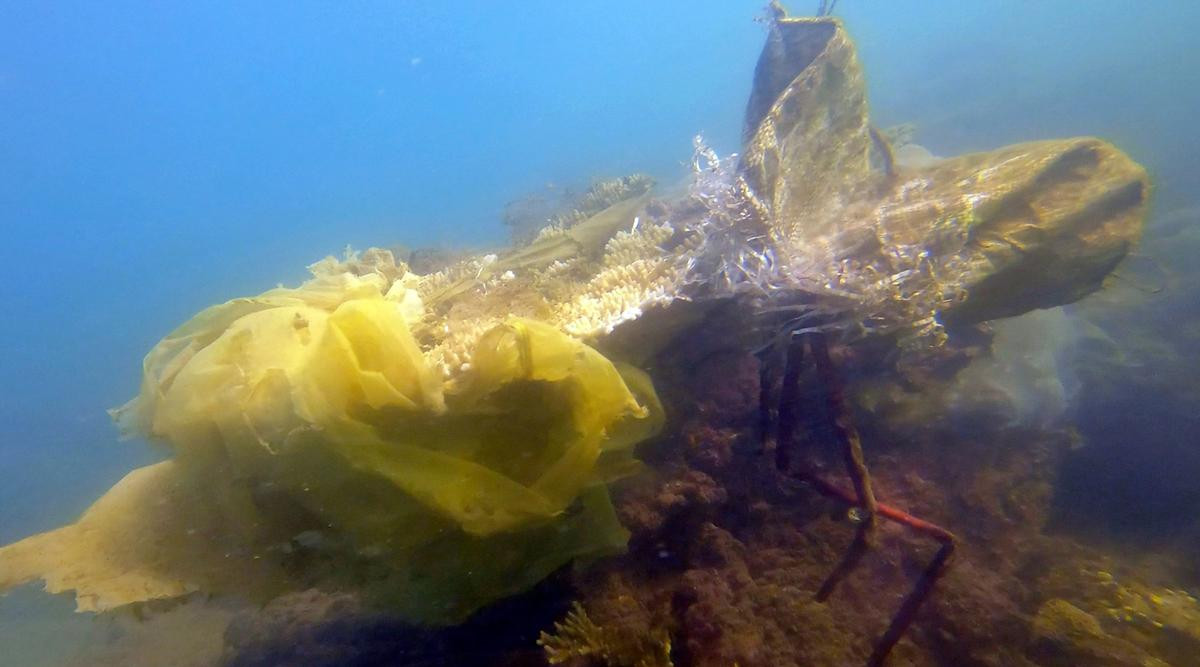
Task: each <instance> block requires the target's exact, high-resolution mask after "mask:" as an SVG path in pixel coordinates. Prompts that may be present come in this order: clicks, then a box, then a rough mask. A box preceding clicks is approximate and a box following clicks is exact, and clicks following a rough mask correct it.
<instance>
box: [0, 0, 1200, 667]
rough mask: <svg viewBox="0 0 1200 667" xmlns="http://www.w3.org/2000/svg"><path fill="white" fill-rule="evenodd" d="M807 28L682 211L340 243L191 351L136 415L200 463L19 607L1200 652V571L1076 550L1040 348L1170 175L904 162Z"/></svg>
mask: <svg viewBox="0 0 1200 667" xmlns="http://www.w3.org/2000/svg"><path fill="white" fill-rule="evenodd" d="M773 8H774V13H773V15H772V18H771V20H770V26H769V32H768V38H767V43H766V45H765V46H764V49H763V52H762V55H761V56H760V59H759V62H758V65H757V68H756V72H755V79H754V86H753V91H752V94H751V98H750V100H749V102H748V105H747V114H746V125H745V132H744V141H745V147H744V150H743V151H742V152H741V153H740V154H739V155H737V156H731V157H721V156H718V155H716V154H715V153H714V152H713V151H712V150H710V149H709V148H707V147H706V146H705V145H704V144H703V142H702V141H700V140H697V142H696V145H695V152H694V156H693V172H694V173H693V180H692V184H691V187H690V189H689V191H688V192H687V193H686V194H684V195H682V196H679V197H674V198H663V197H657V196H656V195H655V192H654V191H653V189H652V186H653V184H652V183H651V182H650V181H649V179H647V178H645V177H644V176H637V175H635V176H631V177H626V178H624V179H618V180H615V181H608V182H601V183H597V184H596V185H595V186H594V187H593V188H592V189H591V190H589V191H588V192H587V193H585V194H584V195H582V196H580V197H577V198H569V201H567V199H568V198H564V201H563V202H561V203H562V206H561V210H553V207H551V206H545V205H543V202H536V201H534V202H526V203H525V204H522V205H521V206H519V207H515V208H513V209H512V210H511V211H510V213H511V215H510V219H509V224H510V226H511V227H512V228H513V233H514V239H515V240H516V241H517V242H518V243H517V245H515V246H514V247H513V248H511V249H509V250H506V251H503V252H497V253H491V254H482V255H471V254H467V255H460V254H455V253H444V256H437V257H433V256H431V255H422V254H420V253H417V252H404V253H399V252H392V251H390V250H384V249H378V248H372V249H368V250H365V251H363V252H361V253H348V254H347V255H346V256H345V257H344V258H342V259H336V258H332V257H330V258H326V259H325V260H322V261H321V262H318V263H317V264H314V265H313V266H312V267H310V269H311V271H312V274H313V277H312V278H311V279H310V280H309V281H307V282H305V283H304V284H303V285H301V286H299V287H295V288H278V289H274V290H270V291H268V292H265V293H263V294H260V295H257V296H251V297H245V298H238V299H233V300H231V301H228V302H226V303H223V304H219V305H216V306H213V307H210V308H208V309H206V310H204V311H202V312H201V313H199V314H197V315H196V316H195V317H194V318H192V319H191V320H189V321H188V322H186V323H184V324H183V325H181V326H180V327H179V328H178V329H176V330H175V331H173V332H172V333H170V334H168V335H167V336H166V337H165V338H163V339H162V341H160V342H159V343H158V344H157V345H156V346H155V347H154V348H153V349H152V350H151V351H150V353H149V354H148V355H147V357H146V359H145V363H144V367H143V383H142V387H141V391H140V393H139V395H138V396H137V397H135V398H134V399H133V400H132V401H130V402H129V403H127V404H126V405H124V406H122V407H120V408H117V409H116V410H114V411H112V413H113V416H114V419H115V420H116V421H117V423H118V425H119V426H120V428H121V429H122V430H123V431H124V432H126V433H128V434H130V435H139V436H143V437H146V438H148V439H151V440H153V441H155V442H157V443H160V444H161V445H162V446H163V447H164V448H165V449H166V450H167V451H169V452H170V454H171V457H170V458H169V459H168V460H167V461H164V462H162V463H158V464H155V465H152V466H148V467H145V468H141V469H138V470H135V471H132V472H131V473H129V475H127V476H126V477H125V478H124V479H122V480H121V481H120V482H118V484H117V485H115V486H114V487H113V488H112V489H111V490H109V491H108V492H107V493H106V494H105V495H104V496H103V497H101V498H100V499H98V500H97V501H96V503H95V504H94V505H93V506H92V507H91V508H89V509H88V510H87V512H86V513H85V514H84V515H83V516H82V517H81V518H80V519H79V521H77V522H76V523H74V524H72V525H69V526H65V527H63V528H60V529H57V530H54V531H50V532H48V533H44V534H41V535H35V536H32V537H29V538H27V539H25V540H22V541H20V542H17V543H15V544H12V545H8V546H5V547H2V548H0V590H7V589H10V588H13V587H15V586H18V585H21V584H24V583H27V582H30V581H35V580H39V579H40V580H42V581H44V582H45V587H46V590H47V591H49V592H51V593H59V592H72V593H73V594H74V595H75V599H76V603H77V606H78V608H79V610H80V611H86V612H97V613H109V614H113V613H122V612H123V611H126V610H135V613H139V614H141V613H145V614H153V613H154V608H155V605H159V604H170V603H172V601H180V602H182V603H183V604H191V603H193V602H195V601H196V600H199V599H203V598H206V597H211V598H214V599H237V600H241V601H244V602H246V603H248V604H250V605H251V606H249V607H247V608H245V609H243V610H242V611H240V612H238V613H236V614H235V615H233V616H232V617H231V619H230V621H229V624H228V626H227V628H226V630H225V633H224V640H223V641H224V647H223V652H222V656H221V658H220V660H221V662H223V663H224V664H229V665H272V664H297V663H303V664H329V665H333V664H338V665H345V664H358V665H371V664H456V665H471V664H479V665H496V664H499V665H544V664H571V665H608V666H629V667H635V666H645V667H651V666H656V667H657V666H663V665H731V664H733V665H741V666H743V667H750V666H755V665H762V666H768V665H771V666H774V665H852V664H869V665H879V664H891V665H948V664H953V665H1077V664H1095V665H1159V664H1163V665H1183V664H1188V660H1190V659H1192V658H1194V656H1196V655H1200V605H1198V603H1197V601H1196V599H1195V598H1194V597H1193V596H1192V595H1191V594H1189V593H1188V592H1187V591H1186V590H1184V589H1185V585H1184V584H1183V583H1179V582H1189V581H1190V582H1194V581H1195V577H1196V575H1197V572H1196V571H1195V564H1194V563H1192V562H1191V559H1190V558H1189V557H1188V553H1187V552H1186V551H1183V550H1180V551H1170V552H1165V553H1163V554H1159V555H1157V556H1155V557H1154V558H1148V557H1145V556H1144V555H1138V554H1136V553H1134V554H1130V553H1124V552H1119V551H1117V550H1114V549H1107V548H1105V546H1106V543H1105V542H1103V541H1098V540H1092V539H1084V538H1082V537H1081V536H1080V535H1078V534H1076V533H1073V532H1072V531H1070V530H1064V529H1063V528H1062V525H1063V523H1064V518H1063V517H1065V516H1070V510H1071V508H1070V507H1069V506H1067V505H1066V504H1064V500H1063V495H1062V491H1061V486H1062V484H1063V483H1064V480H1065V479H1066V480H1069V479H1070V466H1072V465H1084V464H1081V463H1079V458H1078V457H1079V456H1080V455H1079V453H1078V452H1079V447H1078V445H1079V442H1080V439H1081V437H1084V436H1081V434H1080V433H1079V432H1078V431H1077V430H1076V429H1075V428H1073V427H1072V426H1070V425H1069V424H1068V423H1066V422H1065V421H1063V420H1061V419H1057V418H1056V416H1055V414H1053V413H1054V411H1053V410H1051V409H1049V408H1047V407H1046V405H1045V401H1041V400H1032V401H1031V400H1028V396H1026V395H1023V394H1022V393H1021V392H1022V390H1021V389H1019V388H1014V387H1018V385H1019V383H1020V381H1021V379H1022V378H1024V379H1027V380H1030V381H1031V382H1034V383H1035V384H1036V383H1040V384H1039V386H1040V387H1041V388H1042V389H1043V390H1047V391H1051V393H1050V394H1041V395H1042V396H1048V395H1052V394H1053V392H1054V391H1058V392H1060V394H1061V393H1062V392H1065V391H1066V389H1065V388H1064V387H1062V386H1051V387H1049V388H1047V386H1046V383H1045V382H1044V381H1043V380H1044V379H1045V378H1044V377H1043V376H1041V375H1038V371H1039V370H1040V369H1039V366H1040V365H1041V364H1040V363H1039V362H1038V361H1036V360H1035V361H1033V362H1028V363H1026V365H1025V366H1024V367H1013V366H1012V365H1011V364H1010V363H1009V362H1008V361H1006V359H1007V357H1005V350H1006V349H1008V346H1010V345H1017V344H1019V343H1020V342H1021V341H1022V340H1024V341H1026V342H1027V341H1028V340H1035V341H1036V340H1037V339H1038V336H1039V335H1040V334H1039V331H1040V330H1039V329H1037V327H1038V326H1055V323H1056V322H1058V320H1054V319H1038V318H1039V317H1042V318H1045V317H1046V316H1045V315H1044V314H1040V313H1037V311H1039V309H1049V308H1057V307H1060V306H1064V305H1067V304H1072V303H1074V302H1077V301H1079V300H1080V299H1082V298H1083V297H1085V296H1087V295H1089V294H1092V293H1095V292H1097V291H1098V290H1101V288H1103V287H1104V286H1105V283H1106V281H1107V280H1109V278H1110V276H1111V275H1112V274H1113V271H1114V270H1115V269H1116V268H1117V266H1118V265H1119V264H1120V263H1121V262H1122V260H1123V259H1124V258H1125V257H1126V256H1127V255H1128V254H1129V253H1130V252H1131V251H1132V249H1133V248H1134V247H1135V246H1136V244H1137V243H1138V242H1139V240H1140V239H1141V236H1142V233H1143V224H1144V220H1145V216H1146V210H1147V205H1148V199H1149V195H1150V184H1149V181H1148V178H1147V176H1146V173H1145V170H1144V169H1142V167H1141V166H1140V165H1138V164H1137V163H1135V162H1134V161H1133V160H1131V159H1130V158H1129V157H1128V156H1126V155H1125V154H1124V153H1122V152H1121V151H1120V150H1119V149H1118V148H1116V147H1115V146H1113V145H1112V144H1109V143H1108V142H1105V141H1103V140H1101V139H1096V138H1091V137H1080V138H1072V139H1049V140H1039V141H1032V142H1029V143H1023V144H1018V145H1014V146H1007V147H1002V148H999V149H997V150H994V151H991V152H986V153H977V154H971V155H963V156H958V157H950V158H944V159H941V158H935V157H933V156H931V155H929V154H928V152H927V151H924V152H922V151H921V150H917V149H915V148H913V147H912V145H908V146H901V145H900V144H901V143H902V140H901V137H900V134H899V133H895V132H893V133H885V132H882V131H880V130H878V129H877V128H875V127H874V126H873V125H872V124H871V121H870V116H869V112H868V107H867V101H866V93H865V86H864V83H863V74H862V71H861V69H860V68H859V65H858V62H857V57H856V54H855V49H854V45H853V43H852V41H851V40H850V38H849V36H848V35H847V32H846V30H845V28H844V27H843V25H842V24H841V22H840V21H838V20H837V19H835V18H832V17H829V16H818V17H813V18H800V17H790V16H788V15H787V14H786V13H785V12H783V10H782V9H781V8H779V6H778V5H773ZM914 156H915V157H914ZM533 225H539V226H538V227H537V230H536V231H534V230H533V228H532V226H533ZM1119 307H1124V306H1122V305H1121V304H1119V303H1118V306H1116V308H1119ZM1130 307H1132V306H1130ZM1081 308H1082V307H1081ZM1053 312H1057V313H1061V312H1062V311H1053ZM1004 318H1020V319H1010V320H1006V322H1001V323H997V322H996V321H997V320H1002V319H1004ZM1094 319H1095V320H1097V321H1101V322H1102V321H1103V315H1096V316H1095V317H1094ZM1010 323H1011V324H1010ZM1017 323H1020V325H1018V324H1017ZM1039 323H1040V324H1039ZM1021 326H1027V327H1031V328H1029V329H1022V328H1021ZM1097 326H1098V325H1097ZM1089 331H1091V334H1090V335H1091V337H1090V338H1086V337H1085V338H1084V339H1086V340H1101V339H1102V337H1101V336H1099V335H1097V334H1095V331H1094V330H1089ZM1192 333H1194V332H1192ZM1022 336H1024V338H1022ZM1014 341H1016V342H1014ZM1100 349H1103V348H1100ZM1059 352H1061V351H1059ZM1063 354H1065V353H1063ZM1005 364H1008V365H1007V366H1005ZM1002 367H1003V370H1004V371H1005V372H1006V373H1008V375H1003V373H1001V371H1000V370H999V369H1001V368H1002ZM1043 370H1044V369H1043ZM1114 372H1115V371H1114ZM1002 376H1003V377H1002ZM1003 378H1014V379H1012V382H1011V383H1006V381H1004V380H1003ZM1013 383H1016V384H1013ZM1091 386H1092V387H1093V390H1092V391H1095V390H1097V389H1099V388H1102V387H1106V386H1108V387H1111V386H1112V383H1111V382H1110V383H1103V382H1093V383H1091ZM1114 401H1116V399H1115V398H1114V399H1112V400H1111V401H1110V402H1109V403H1104V401H1102V400H1100V399H1099V398H1097V399H1094V400H1093V402H1092V403H1089V405H1093V406H1095V405H1110V404H1111V403H1112V402H1114ZM1031 414H1036V415H1037V418H1030V415H1031ZM1064 471H1065V472H1064ZM1076 497H1078V494H1076Z"/></svg>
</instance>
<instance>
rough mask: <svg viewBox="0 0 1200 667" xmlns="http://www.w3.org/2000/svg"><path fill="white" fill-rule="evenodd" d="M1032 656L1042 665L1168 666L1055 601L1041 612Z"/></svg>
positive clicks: (1076, 609) (1075, 609)
mask: <svg viewBox="0 0 1200 667" xmlns="http://www.w3.org/2000/svg"><path fill="white" fill-rule="evenodd" d="M1033 635H1034V639H1033V647H1032V649H1031V653H1032V654H1033V656H1034V658H1035V659H1036V660H1038V662H1039V664H1045V665H1063V666H1066V665H1096V666H1097V667H1166V666H1167V663H1165V662H1163V661H1161V660H1159V659H1157V658H1155V657H1153V656H1151V655H1150V654H1148V653H1145V652H1143V651H1141V650H1140V649H1138V648H1137V647H1136V646H1133V645H1132V644H1129V643H1126V642H1124V641H1122V640H1121V639H1119V638H1117V637H1111V636H1109V635H1107V634H1105V632H1104V630H1103V628H1101V627H1100V622H1099V621H1097V620H1096V618H1095V617H1093V616H1091V615H1089V614H1088V613H1087V612H1085V611H1084V610H1082V609H1080V608H1079V607H1076V606H1075V605H1073V604H1071V603H1070V602H1067V601H1066V600H1059V599H1054V600H1050V601H1048V602H1046V603H1045V604H1043V605H1042V606H1041V608H1040V609H1038V612H1037V617H1036V618H1035V619H1034V621H1033Z"/></svg>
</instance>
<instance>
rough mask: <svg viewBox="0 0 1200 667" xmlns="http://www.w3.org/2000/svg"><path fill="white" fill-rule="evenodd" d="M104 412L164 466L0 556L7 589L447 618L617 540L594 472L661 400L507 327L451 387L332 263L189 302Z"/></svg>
mask: <svg viewBox="0 0 1200 667" xmlns="http://www.w3.org/2000/svg"><path fill="white" fill-rule="evenodd" d="M627 380H628V381H627ZM631 387H632V389H631ZM635 392H636V393H635ZM114 416H115V417H116V418H117V420H118V422H120V423H121V424H122V426H123V427H124V428H126V429H130V430H133V431H135V432H139V433H141V434H144V435H146V436H147V437H150V438H151V439H154V440H157V441H161V442H163V443H165V444H166V445H167V446H168V447H169V448H170V449H171V450H172V453H173V455H174V456H173V459H172V460H171V461H168V462H166V463H162V464H158V465H157V466H150V467H148V468H144V469H141V470H139V471H135V472H134V473H131V474H130V475H129V476H128V477H127V478H126V479H125V480H123V481H122V482H121V483H119V484H118V485H117V486H115V487H114V488H113V489H112V490H111V491H110V492H109V493H108V494H107V495H106V496H105V497H104V498H102V499H101V500H99V501H98V502H97V503H96V504H95V505H94V506H93V507H92V508H91V509H89V511H88V513H87V514H86V515H85V516H84V518H83V519H81V520H80V522H78V523H76V524H74V525H72V526H68V527H65V528H62V529H59V530H57V531H52V532H50V533H46V534H43V535H39V536H35V537H33V538H29V539H28V540H25V541H22V542H19V543H17V544H15V545H10V546H8V547H4V548H3V549H0V588H7V587H11V586H13V585H16V584H19V583H21V582H23V581H27V580H29V579H33V578H38V577H41V578H44V579H46V581H47V584H48V585H47V587H48V589H50V590H52V591H61V590H71V589H73V590H75V591H76V593H77V599H78V601H79V607H80V608H81V609H95V610H102V609H107V608H111V607H115V606H119V605H122V604H127V603H131V602H138V601H143V600H149V599H154V598H160V597H171V596H175V595H179V594H181V593H184V592H188V591H194V590H200V591H208V592H215V593H223V592H227V593H237V594H248V595H251V596H253V597H260V598H261V597H267V596H269V595H271V594H274V593H277V592H279V591H282V590H287V589H289V588H301V587H307V586H311V585H321V586H345V587H353V588H357V589H359V590H365V591H369V593H370V594H372V595H374V596H376V597H379V598H382V599H383V600H384V601H385V602H387V603H389V604H391V605H392V606H393V607H394V608H396V609H398V610H399V611H401V612H402V613H405V614H407V615H408V616H409V617H410V618H412V619H414V620H417V621H422V622H453V621H456V620H459V619H461V618H463V617H464V616H465V615H466V614H468V613H470V612H471V611H473V610H474V609H476V608H478V607H479V606H482V605H484V604H487V603H489V602H491V601H494V600H496V599H498V598H500V597H503V596H506V595H510V594H512V593H516V592H519V591H521V590H523V589H525V588H528V587H529V586H531V585H533V584H534V583H536V582H537V581H539V580H540V579H542V578H543V577H545V576H546V575H547V574H549V573H550V572H552V571H553V570H555V569H557V568H559V567H561V566H563V565H564V564H566V563H568V562H569V561H570V560H572V559H574V558H577V557H586V556H594V555H600V554H604V553H610V552H612V551H615V550H619V549H621V548H622V547H623V545H624V542H625V540H626V538H627V534H626V532H625V531H624V529H622V528H621V526H620V524H619V523H618V522H617V520H616V517H615V514H614V512H613V510H612V507H611V505H610V503H609V502H608V496H607V491H606V487H605V486H604V484H605V482H607V481H610V480H611V479H613V478H615V477H618V476H620V475H623V474H627V473H628V472H630V471H631V470H633V469H635V468H636V465H637V464H636V461H635V460H634V459H633V456H632V448H633V445H634V444H636V442H638V441H640V440H642V439H644V438H646V437H648V436H649V435H652V434H653V433H654V432H655V431H656V430H657V429H658V428H659V426H660V424H661V407H660V406H659V405H658V403H657V399H656V398H655V397H654V394H653V389H652V387H651V386H650V384H649V381H648V379H647V378H646V377H645V376H644V375H643V374H641V373H640V371H636V370H634V369H628V368H618V367H617V366H615V365H614V364H613V363H612V362H610V361H609V360H607V359H606V358H604V357H603V356H602V355H600V354H599V353H598V352H596V351H595V350H593V349H591V348H590V347H588V346H586V345H584V344H582V343H581V342H579V341H577V340H575V339H573V338H571V337H569V336H567V335H565V334H564V333H562V332H561V331H559V330H557V329H555V328H553V327H551V326H549V325H546V324H544V323H539V322H534V321H529V320H522V319H518V318H513V319H510V320H509V321H507V322H506V323H504V324H503V325H501V326H498V327H496V328H495V329H493V330H492V331H490V332H488V333H486V334H485V335H484V336H483V337H482V338H481V339H480V341H479V343H478V344H477V346H476V349H475V350H474V355H473V359H472V362H471V371H470V372H469V373H468V374H467V375H466V376H464V377H462V378H460V379H459V380H458V381H457V382H456V383H454V385H453V386H450V387H447V386H445V384H444V383H443V381H442V380H441V378H440V376H439V375H438V374H437V373H436V372H435V371H434V369H432V368H431V367H430V366H429V364H428V363H427V362H426V360H425V358H424V356H423V355H422V351H421V348H420V346H419V344H418V343H417V341H416V340H415V339H414V337H413V335H412V333H411V331H410V329H409V325H408V321H407V320H406V318H405V316H404V313H403V312H402V309H401V308H400V306H399V304H397V303H396V302H395V301H393V300H390V299H388V298H385V297H384V296H382V295H381V290H380V288H379V286H378V285H377V284H375V283H373V282H371V281H370V280H364V279H360V278H357V277H355V276H352V275H349V274H343V275H341V276H332V277H330V276H326V277H323V278H320V279H317V280H314V281H310V283H308V284H306V285H305V286H304V287H301V288H299V289H293V290H284V289H279V290H272V291H271V292H267V293H265V294H263V295H260V296H258V297H254V298H250V299H238V300H234V301H230V302H228V303H225V304H222V305H219V306H215V307H213V308H209V309H207V310H205V311H203V312H201V313H200V314H198V315H197V316H196V317H195V318H193V320H191V321H189V322H188V323H187V324H185V325H184V326H182V327H180V328H179V329H177V330H176V331H175V332H172V334H170V335H169V336H167V337H166V338H164V339H163V341H161V342H160V343H159V344H158V345H157V346H156V347H155V348H154V350H152V351H151V352H150V354H149V355H147V358H146V362H145V368H144V381H143V385H142V390H141V393H140V395H139V396H138V397H137V398H136V399H135V400H134V401H131V402H130V403H129V404H127V405H126V406H124V407H122V408H121V409H119V410H117V411H115V414H114ZM52 553H53V554H55V555H54V557H51V556H50V554H52Z"/></svg>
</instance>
